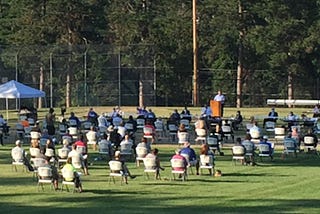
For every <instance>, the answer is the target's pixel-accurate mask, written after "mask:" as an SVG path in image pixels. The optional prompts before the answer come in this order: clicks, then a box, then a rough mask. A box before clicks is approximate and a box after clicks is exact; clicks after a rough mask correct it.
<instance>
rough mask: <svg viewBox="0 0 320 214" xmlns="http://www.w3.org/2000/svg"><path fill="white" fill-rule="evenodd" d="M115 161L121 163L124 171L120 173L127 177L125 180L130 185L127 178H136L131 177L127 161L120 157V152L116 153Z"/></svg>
mask: <svg viewBox="0 0 320 214" xmlns="http://www.w3.org/2000/svg"><path fill="white" fill-rule="evenodd" d="M114 160H116V161H120V162H121V165H122V170H121V171H120V172H121V173H123V174H124V175H125V176H124V178H125V182H126V184H128V179H127V176H129V177H130V178H131V179H134V178H136V176H134V175H131V173H130V171H129V169H128V167H127V165H126V164H125V159H124V158H122V157H120V151H116V152H115V154H114ZM116 173H119V172H116Z"/></svg>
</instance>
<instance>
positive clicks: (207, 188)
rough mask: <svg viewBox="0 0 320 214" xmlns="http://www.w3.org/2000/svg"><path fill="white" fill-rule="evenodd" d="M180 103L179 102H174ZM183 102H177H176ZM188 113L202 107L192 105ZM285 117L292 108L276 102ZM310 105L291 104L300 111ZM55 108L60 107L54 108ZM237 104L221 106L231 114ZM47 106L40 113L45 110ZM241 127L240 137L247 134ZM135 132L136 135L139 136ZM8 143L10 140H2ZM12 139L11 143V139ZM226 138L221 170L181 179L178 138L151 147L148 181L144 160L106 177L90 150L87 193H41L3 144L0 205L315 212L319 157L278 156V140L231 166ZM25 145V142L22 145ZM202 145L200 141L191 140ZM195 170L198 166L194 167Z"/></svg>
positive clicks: (52, 209)
mask: <svg viewBox="0 0 320 214" xmlns="http://www.w3.org/2000/svg"><path fill="white" fill-rule="evenodd" d="M111 109H112V107H96V110H97V112H98V113H101V112H110V111H111ZM152 109H153V110H154V112H155V113H156V114H157V115H163V116H165V115H168V114H169V113H170V112H171V111H172V110H173V109H174V107H172V108H165V107H163V108H156V107H153V108H152ZM178 109H179V108H178ZM181 109H182V108H181ZM190 109H191V112H192V113H193V114H196V113H198V114H199V112H200V108H190ZM87 110H88V109H87V108H79V109H77V108H72V109H68V112H70V111H76V114H78V115H79V116H80V115H85V114H86V111H87ZM123 110H124V111H125V112H132V113H134V112H135V108H134V107H123ZM268 110H269V108H261V109H241V111H242V112H243V114H244V116H245V117H246V118H249V117H250V116H251V115H265V114H267V112H268ZM277 110H278V112H279V114H280V116H282V115H283V116H285V115H286V114H287V112H289V111H290V109H287V108H283V109H277ZM306 110H307V109H294V112H295V113H297V114H300V113H302V112H303V111H306ZM56 111H57V114H58V113H59V112H58V109H57V110H56ZM235 111H236V109H235V108H233V109H229V108H227V109H226V115H228V116H231V115H232V114H234V113H235ZM46 112H47V111H46V110H43V111H41V112H40V115H39V116H40V117H43V116H44V114H45V113H46ZM244 133H245V132H244V130H242V131H240V132H237V133H236V135H237V136H239V135H240V136H242V137H243V135H244ZM137 139H139V138H137ZM6 143H9V142H6ZM12 143H13V142H12ZM230 146H231V144H229V145H227V146H226V147H224V148H223V151H224V153H225V156H217V157H216V162H215V163H216V166H215V168H216V169H219V170H221V171H222V174H223V175H222V177H213V176H209V175H208V173H207V172H206V171H203V172H204V175H201V176H197V175H189V179H188V181H186V182H181V181H172V180H170V179H171V173H170V163H169V160H170V157H171V156H172V155H173V153H174V150H175V148H176V145H169V144H168V143H164V142H161V144H157V145H155V146H154V147H157V148H159V150H160V159H161V162H162V165H163V166H164V167H165V171H163V172H161V177H162V180H160V181H156V180H153V179H152V178H151V179H150V180H146V179H145V177H144V174H143V166H141V167H140V168H137V167H136V166H135V163H133V162H128V166H129V168H130V170H131V172H132V174H134V175H137V178H136V179H134V180H129V184H128V185H122V186H121V185H120V182H119V181H117V182H116V184H113V183H111V184H109V176H108V173H109V170H108V167H107V162H106V161H93V159H94V158H95V157H97V156H98V154H97V153H96V152H94V151H92V150H90V156H89V158H90V161H91V162H92V163H93V165H91V166H89V172H90V175H89V176H82V181H83V187H84V192H83V193H81V194H78V193H75V194H72V193H71V192H65V191H64V192H60V191H58V192H55V191H51V190H50V188H49V187H46V188H45V191H44V192H42V191H40V192H38V189H37V183H36V182H35V181H34V180H33V179H32V173H26V172H22V170H21V168H19V171H18V172H14V171H12V169H11V164H10V149H11V148H12V147H13V144H6V145H5V146H4V147H0V157H1V158H0V181H1V182H0V189H1V191H0V197H1V200H0V207H1V213H33V214H34V213H92V214H93V213H258V212H260V213H319V212H320V203H319V202H320V200H319V198H320V192H319V191H318V186H319V177H320V171H319V170H318V169H319V166H320V162H319V161H320V159H319V158H317V157H316V156H313V155H309V154H304V153H301V154H299V155H298V158H294V157H291V156H289V157H287V158H286V159H285V160H282V159H281V158H280V156H281V152H282V151H281V147H280V146H279V147H277V148H278V150H277V151H276V155H275V161H274V162H271V161H270V160H269V159H267V158H265V159H263V161H262V162H261V161H260V160H259V159H258V165H257V166H242V165H240V164H239V163H237V164H236V165H234V163H233V162H232V161H231V153H230ZM24 147H25V149H28V147H27V145H25V146H24ZM193 147H194V148H195V150H196V152H197V153H198V152H199V145H193ZM194 171H195V169H194Z"/></svg>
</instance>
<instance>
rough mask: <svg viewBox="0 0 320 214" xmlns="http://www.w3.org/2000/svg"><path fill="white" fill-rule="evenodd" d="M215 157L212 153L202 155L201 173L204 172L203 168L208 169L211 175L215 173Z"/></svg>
mask: <svg viewBox="0 0 320 214" xmlns="http://www.w3.org/2000/svg"><path fill="white" fill-rule="evenodd" d="M213 168H214V166H213V158H212V156H211V155H200V163H199V169H200V174H202V170H203V169H208V170H209V172H210V175H212V174H213Z"/></svg>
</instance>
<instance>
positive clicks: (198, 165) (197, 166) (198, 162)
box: [196, 160, 200, 175]
mask: <svg viewBox="0 0 320 214" xmlns="http://www.w3.org/2000/svg"><path fill="white" fill-rule="evenodd" d="M199 168H200V161H199V160H198V161H197V163H196V173H197V175H199Z"/></svg>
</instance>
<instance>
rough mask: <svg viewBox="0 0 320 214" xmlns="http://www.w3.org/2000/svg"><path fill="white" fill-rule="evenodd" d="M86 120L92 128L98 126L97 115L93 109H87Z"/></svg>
mask: <svg viewBox="0 0 320 214" xmlns="http://www.w3.org/2000/svg"><path fill="white" fill-rule="evenodd" d="M87 120H88V121H90V122H91V123H92V124H93V125H94V126H97V125H98V114H97V113H96V112H95V111H94V110H93V108H90V109H89V112H88V115H87Z"/></svg>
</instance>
